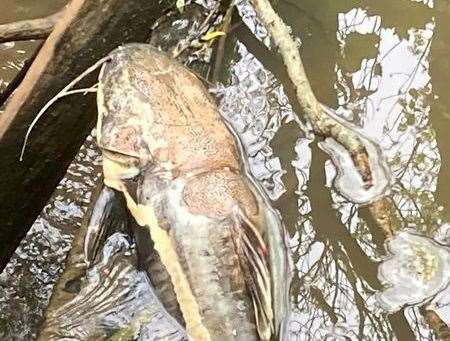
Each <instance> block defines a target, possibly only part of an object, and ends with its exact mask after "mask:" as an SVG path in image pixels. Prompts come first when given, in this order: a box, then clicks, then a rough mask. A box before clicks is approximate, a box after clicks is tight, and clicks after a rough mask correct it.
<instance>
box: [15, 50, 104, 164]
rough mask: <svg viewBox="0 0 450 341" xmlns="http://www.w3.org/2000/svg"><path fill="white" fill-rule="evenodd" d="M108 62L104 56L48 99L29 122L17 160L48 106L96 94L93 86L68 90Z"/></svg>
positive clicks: (21, 157)
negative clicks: (89, 93)
mask: <svg viewBox="0 0 450 341" xmlns="http://www.w3.org/2000/svg"><path fill="white" fill-rule="evenodd" d="M110 60H111V57H110V56H106V57H103V58H102V59H100V60H98V61H97V62H96V63H95V64H94V65H92V66H90V67H89V68H87V69H86V70H85V71H84V72H83V73H82V74H80V75H79V76H78V77H76V78H75V79H74V80H72V81H71V82H70V83H69V84H67V85H66V86H65V87H64V88H63V89H62V90H61V91H60V92H58V93H57V94H56V95H55V96H54V97H53V98H52V99H50V100H49V101H48V102H47V103H46V104H45V105H44V106H43V107H42V109H41V110H40V111H39V112H38V114H37V115H36V117H35V118H34V119H33V121H32V122H31V124H30V126H29V127H28V130H27V133H26V134H25V138H24V140H23V145H22V150H21V152H20V158H19V160H20V161H23V155H24V153H25V148H26V145H27V142H28V138H29V136H30V133H31V131H32V130H33V128H34V126H35V125H36V123H37V122H38V121H39V119H40V118H41V117H42V115H44V113H45V112H46V111H47V109H48V108H50V106H52V105H53V103H55V102H56V101H57V100H58V99H60V98H62V97H65V96H68V95H73V94H77V93H88V92H96V91H97V89H96V88H95V85H94V86H93V87H91V88H87V89H78V90H70V89H71V88H73V87H74V86H75V85H76V84H77V83H78V82H80V81H81V80H82V79H83V78H84V77H85V76H87V75H88V74H90V73H92V72H94V71H95V70H97V69H98V68H99V67H100V66H102V65H103V64H104V63H106V62H108V61H110Z"/></svg>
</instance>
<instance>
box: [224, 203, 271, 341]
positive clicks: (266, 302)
mask: <svg viewBox="0 0 450 341" xmlns="http://www.w3.org/2000/svg"><path fill="white" fill-rule="evenodd" d="M233 211H234V212H233V220H234V225H233V237H234V238H233V240H234V244H235V247H236V251H237V253H238V255H239V262H240V265H241V268H242V271H243V272H244V278H245V283H246V286H247V289H248V291H249V292H250V295H251V298H252V301H253V307H254V312H255V320H256V326H257V330H258V334H259V337H260V338H261V340H270V339H271V336H272V335H274V333H275V331H274V314H273V309H272V292H271V277H270V270H269V265H268V251H267V247H266V244H265V242H264V240H263V238H262V236H261V233H260V232H259V230H258V228H257V227H256V226H255V225H254V224H253V223H252V221H251V220H250V219H249V218H248V217H247V216H246V215H245V212H243V211H242V210H241V209H240V208H239V207H238V206H236V207H235V208H234V210H233Z"/></svg>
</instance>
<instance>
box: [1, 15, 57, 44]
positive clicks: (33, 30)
mask: <svg viewBox="0 0 450 341" xmlns="http://www.w3.org/2000/svg"><path fill="white" fill-rule="evenodd" d="M62 12H63V11H60V12H57V13H55V14H52V15H49V16H48V17H44V18H39V19H31V20H21V21H16V22H12V23H7V24H2V25H0V43H5V42H9V41H19V40H31V39H45V38H47V36H48V35H49V34H50V32H51V31H52V30H53V27H55V24H56V23H57V22H58V20H59V19H60V18H61V16H62Z"/></svg>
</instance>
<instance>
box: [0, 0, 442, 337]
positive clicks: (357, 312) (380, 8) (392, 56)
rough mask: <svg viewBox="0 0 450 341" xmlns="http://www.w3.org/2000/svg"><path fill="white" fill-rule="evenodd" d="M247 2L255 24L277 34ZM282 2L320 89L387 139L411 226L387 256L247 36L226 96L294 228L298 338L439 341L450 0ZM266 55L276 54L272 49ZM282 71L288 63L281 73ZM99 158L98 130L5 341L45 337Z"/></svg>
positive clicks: (74, 171)
mask: <svg viewBox="0 0 450 341" xmlns="http://www.w3.org/2000/svg"><path fill="white" fill-rule="evenodd" d="M19 3H21V4H22V5H21V6H18V4H19ZM61 3H62V2H60V4H61ZM33 4H34V2H31V1H20V2H19V1H17V0H14V1H12V0H11V1H8V3H7V6H6V7H5V8H8V9H9V11H10V12H9V13H5V12H3V13H2V14H1V15H0V22H1V21H2V20H3V21H9V20H16V19H18V18H22V17H31V16H32V14H33V15H36V16H38V15H42V14H44V12H45V7H46V6H44V5H43V4H42V3H39V8H37V7H36V6H35V5H33ZM47 5H48V6H47V10H50V9H51V10H53V9H55V8H57V7H59V6H57V3H56V2H54V1H52V2H47ZM240 5H241V11H242V12H243V13H244V16H245V18H246V19H245V20H246V22H247V23H248V24H249V26H250V27H251V28H252V29H253V30H254V31H256V32H257V34H258V36H259V37H260V38H261V39H262V41H263V42H264V43H266V44H270V39H269V38H268V37H267V35H266V33H265V30H264V28H263V27H261V26H260V25H258V24H256V25H255V22H254V15H253V14H252V12H251V11H248V10H246V7H245V3H244V2H240ZM53 6H55V7H53ZM35 7H36V8H35ZM41 8H44V9H41ZM7 12H8V11H7ZM279 12H280V13H281V15H282V16H283V17H284V18H285V19H286V21H287V23H288V24H289V25H290V26H291V28H292V31H293V33H294V34H296V35H297V36H298V37H300V39H301V43H302V49H301V52H302V57H303V59H304V63H305V67H306V70H307V73H308V76H309V78H310V81H311V83H312V86H313V89H314V90H315V92H316V95H317V96H318V98H319V99H320V100H321V101H322V102H323V103H325V104H327V105H328V106H330V107H332V108H335V109H338V113H339V114H340V115H341V116H342V117H343V118H345V119H347V120H349V121H351V122H352V123H354V124H355V125H357V126H358V127H359V128H360V129H361V131H362V132H363V133H364V134H365V135H366V136H368V137H370V138H371V139H372V140H373V141H376V142H377V143H378V144H379V146H380V148H381V150H382V153H383V155H384V157H385V158H386V160H387V162H388V164H389V167H390V172H391V175H392V185H391V194H390V196H391V197H392V198H393V200H394V203H395V208H396V210H397V212H398V213H399V216H400V218H401V222H402V227H404V228H408V229H407V230H405V231H404V232H402V233H401V234H398V235H397V236H396V237H395V238H394V239H392V240H390V241H389V243H388V245H387V246H388V248H387V249H388V251H389V253H388V254H387V253H386V248H385V246H384V242H385V241H384V236H383V234H382V232H381V231H380V230H379V229H378V227H377V226H376V224H375V222H374V221H373V219H371V216H370V214H369V212H368V210H367V208H364V207H359V206H358V205H355V204H353V203H351V202H349V201H348V200H347V199H346V198H345V197H344V196H342V195H340V194H339V193H338V192H337V191H335V190H334V188H333V178H334V177H335V175H336V169H335V167H334V165H333V163H332V162H331V161H330V160H329V157H328V155H327V154H325V153H323V152H322V151H321V150H320V149H319V148H318V147H317V143H316V142H317V141H313V140H312V138H311V136H310V134H309V133H308V131H307V128H305V127H303V126H299V125H298V124H297V123H296V122H295V120H294V117H295V116H294V115H295V114H294V112H293V111H292V108H291V106H290V105H289V102H288V100H287V98H286V96H285V94H284V91H283V88H282V87H281V86H280V82H279V81H277V80H276V79H275V77H274V76H273V75H272V73H270V72H268V71H267V70H266V69H265V68H264V66H263V64H261V62H260V61H258V60H257V59H256V58H255V57H254V55H252V54H251V52H252V51H256V50H255V48H256V43H254V42H253V43H252V44H250V45H247V46H245V45H244V44H240V43H239V44H238V48H237V54H236V58H235V63H234V64H233V67H232V69H231V81H230V83H229V84H228V85H226V86H225V87H223V88H222V87H220V89H219V93H220V94H221V97H220V102H219V103H220V107H221V110H222V112H223V114H224V116H225V117H226V118H227V119H229V120H230V121H231V122H232V123H233V125H234V127H235V129H236V131H237V132H238V133H239V135H240V136H241V138H242V140H243V142H244V144H245V146H246V151H247V153H248V156H249V160H250V166H251V170H252V172H253V174H254V176H255V178H256V179H257V180H258V181H259V182H260V183H261V184H263V186H264V188H265V189H266V190H267V192H268V194H269V195H270V197H271V198H272V200H273V204H274V206H275V207H276V208H277V209H278V210H279V211H280V212H281V214H282V216H283V219H284V222H285V225H286V227H287V228H288V230H289V232H290V235H291V249H292V252H293V254H294V261H295V265H296V267H295V268H296V271H295V274H294V283H293V288H292V293H291V294H292V303H293V316H294V320H293V321H292V322H291V324H290V333H291V339H292V340H394V339H397V340H414V339H417V340H434V339H436V336H435V334H434V333H433V331H432V329H431V328H430V327H429V325H428V323H427V321H426V320H425V318H424V315H423V314H422V312H421V310H420V308H419V306H421V305H423V304H424V303H428V302H429V301H430V300H431V299H433V297H434V296H435V295H436V294H437V293H438V295H437V296H436V297H435V298H434V299H433V300H432V302H431V304H430V307H432V308H433V309H434V310H435V311H436V312H437V313H438V315H439V316H440V318H441V319H442V320H444V321H445V322H446V323H450V309H448V306H449V304H450V293H446V292H445V290H444V291H442V290H443V289H445V288H446V286H447V284H448V280H449V278H448V257H450V256H449V255H450V253H449V250H448V246H447V245H450V229H449V225H447V224H446V223H447V222H448V214H447V213H446V212H447V210H448V207H447V205H446V203H447V201H448V200H449V198H450V185H449V182H448V181H447V179H448V176H449V174H448V172H449V169H450V167H449V165H448V163H449V159H448V155H450V140H449V138H448V129H449V127H450V125H449V120H450V116H449V107H450V102H449V97H448V91H449V89H450V88H449V85H448V84H449V82H448V74H449V64H448V60H449V58H450V50H449V47H448V41H449V39H448V38H449V32H450V27H449V24H448V20H449V19H450V7H449V5H448V2H445V1H440V2H437V1H436V3H433V1H431V0H428V1H422V2H421V1H410V0H397V1H388V0H384V1H375V0H363V1H351V0H345V1H334V0H320V1H318V0H306V1H301V2H300V1H294V0H286V1H281V2H280V3H279ZM238 39H239V37H238ZM22 44H25V45H22ZM27 44H32V43H21V44H17V45H11V44H9V45H3V46H1V45H0V50H1V51H0V68H1V69H0V71H1V74H0V77H1V79H3V80H4V81H5V82H7V81H9V80H10V79H11V77H12V74H13V73H14V69H17V66H19V65H20V64H21V63H22V62H23V60H24V59H25V58H26V56H27V55H29V54H30V53H31V52H30V51H31V49H32V47H31V45H27ZM249 51H250V52H249ZM23 52H24V53H23ZM258 57H259V58H261V61H262V62H263V63H267V60H266V59H265V57H267V56H264V55H262V56H258ZM2 58H3V59H2ZM269 64H270V63H267V65H269ZM270 65H272V67H273V63H272V64H270ZM281 68H283V66H282V64H281V63H278V65H275V66H274V67H273V70H272V71H273V72H274V73H277V71H279V70H280V69H281ZM0 89H1V82H0ZM98 166H99V158H98V153H97V152H96V151H95V147H94V146H93V141H92V140H90V141H88V142H87V146H85V149H83V150H82V151H81V152H80V155H79V156H78V158H77V159H76V160H75V162H74V164H73V166H71V168H70V169H69V172H68V175H67V177H66V179H65V180H63V182H62V183H61V185H60V187H59V188H58V189H57V190H56V192H55V195H54V196H53V198H52V200H51V202H50V203H49V205H48V206H47V207H46V209H45V210H44V212H43V213H42V215H41V216H40V218H39V219H38V220H37V221H36V223H35V225H34V226H33V229H32V230H31V231H30V233H29V234H28V236H27V238H26V239H25V240H24V242H23V243H22V244H21V246H20V247H19V249H18V250H17V252H16V254H15V256H14V258H13V260H12V262H11V263H10V264H9V265H8V268H7V269H6V270H5V271H4V273H3V274H2V275H1V276H0V286H1V288H2V292H1V293H0V336H2V338H6V339H8V338H15V339H18V340H26V339H28V338H29V337H30V336H31V335H33V334H34V333H35V328H36V325H37V324H38V322H39V320H40V315H41V313H42V311H43V309H45V306H46V304H47V302H48V297H49V294H50V292H51V288H52V285H53V283H54V281H55V279H56V277H57V274H58V273H59V272H60V271H61V269H62V267H61V266H62V265H61V264H62V260H63V259H64V256H65V254H66V252H67V250H68V249H69V248H70V240H71V238H72V236H73V233H74V231H75V230H76V228H77V226H78V225H79V224H80V221H81V217H82V216H83V214H84V210H85V207H86V205H87V203H88V202H89V197H90V192H91V190H92V188H93V187H94V184H95V181H96V179H97V178H96V176H98V175H95V176H93V174H98V171H99V168H98ZM411 231H414V232H411ZM432 238H433V239H434V240H433V239H432ZM384 260H385V261H384ZM381 261H383V263H382V264H383V265H382V266H379V264H380V262H381ZM387 285H390V287H389V288H387ZM13 336H14V337H13Z"/></svg>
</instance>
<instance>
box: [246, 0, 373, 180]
mask: <svg viewBox="0 0 450 341" xmlns="http://www.w3.org/2000/svg"><path fill="white" fill-rule="evenodd" d="M250 2H251V3H252V5H253V7H254V9H255V11H256V13H257V15H258V17H259V19H260V20H261V22H262V23H263V24H264V26H265V27H266V29H267V31H268V32H269V34H270V36H271V37H272V42H273V44H274V45H275V46H276V47H277V48H278V52H279V53H280V55H281V57H282V58H283V62H284V64H285V66H286V69H287V72H288V75H289V78H290V79H291V81H292V83H293V85H294V87H295V91H296V95H297V100H298V102H299V104H300V106H301V108H302V109H303V111H304V114H305V116H306V119H307V120H308V121H309V122H310V123H311V124H312V126H313V129H314V132H315V133H316V134H317V135H321V136H325V137H332V138H334V139H335V140H336V141H337V142H339V143H340V144H342V145H343V146H344V147H345V148H346V149H347V150H348V152H349V153H350V155H351V156H352V159H353V162H354V164H355V166H356V168H357V169H358V171H359V173H360V174H361V176H362V178H363V179H364V182H366V183H368V184H371V182H372V175H371V169H370V163H369V157H368V155H367V151H366V148H365V147H364V144H363V143H362V141H361V139H360V137H359V136H358V135H357V134H355V133H353V132H352V131H350V130H349V129H346V128H345V127H344V126H343V125H342V124H340V123H338V122H336V121H335V120H334V119H333V118H331V117H329V116H328V115H327V114H325V113H324V111H323V110H322V107H321V104H320V103H319V101H318V100H317V98H316V96H315V95H314V92H313V90H312V88H311V85H310V83H309V81H308V78H307V76H306V73H305V69H304V67H303V63H302V60H301V57H300V53H299V50H298V44H297V42H296V41H295V40H294V39H293V38H292V37H291V35H290V33H289V28H288V27H287V26H286V24H285V23H284V22H283V20H281V18H280V17H279V16H278V14H277V13H276V12H275V11H274V10H273V8H272V6H271V5H270V2H269V0H250Z"/></svg>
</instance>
